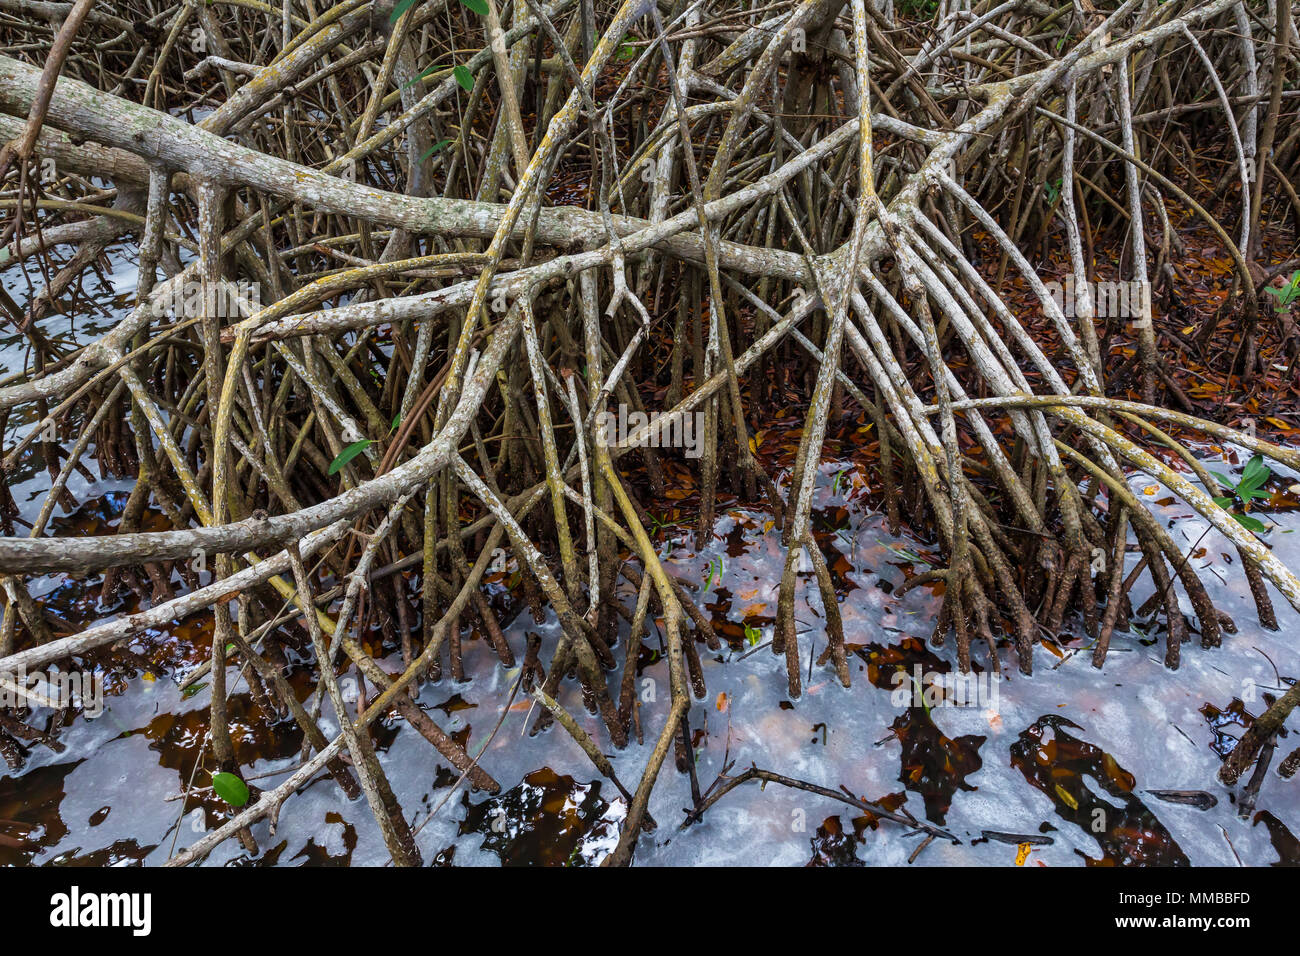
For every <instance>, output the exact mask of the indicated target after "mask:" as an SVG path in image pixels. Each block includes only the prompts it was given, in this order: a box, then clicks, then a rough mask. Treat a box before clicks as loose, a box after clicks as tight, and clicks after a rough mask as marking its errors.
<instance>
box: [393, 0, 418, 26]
mask: <svg viewBox="0 0 1300 956" xmlns="http://www.w3.org/2000/svg"><path fill="white" fill-rule="evenodd" d="M416 2H417V0H398V2H397V6H395V7H393V12H392V13H390V14H389V15H388V22H389V23H396V22H397V21H398V20H400V19H401V18H402V14H403V13H405V12H406V11H407V10H409V9H411V7H413V6H415V4H416Z"/></svg>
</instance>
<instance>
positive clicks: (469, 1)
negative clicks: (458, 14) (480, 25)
mask: <svg viewBox="0 0 1300 956" xmlns="http://www.w3.org/2000/svg"><path fill="white" fill-rule="evenodd" d="M460 2H461V5H462V6H464V7H466V8H468V9H470V10H473V11H474V12H475V13H477V14H478V15H479V16H480V17H485V16H487V15H488V7H487V3H486V2H485V0H460Z"/></svg>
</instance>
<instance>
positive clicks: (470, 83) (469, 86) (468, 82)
mask: <svg viewBox="0 0 1300 956" xmlns="http://www.w3.org/2000/svg"><path fill="white" fill-rule="evenodd" d="M451 72H452V74H453V75H454V76H455V77H456V82H457V83H459V84H460V88H461V89H462V90H464V91H465V92H466V93H473V92H474V74H473V73H471V72H470V71H469V67H467V66H460V65H457V67H456V69H454V70H452V71H451Z"/></svg>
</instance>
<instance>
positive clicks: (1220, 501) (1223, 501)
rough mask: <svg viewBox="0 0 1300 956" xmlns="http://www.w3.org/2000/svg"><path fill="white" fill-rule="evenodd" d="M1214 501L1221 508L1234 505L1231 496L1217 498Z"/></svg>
mask: <svg viewBox="0 0 1300 956" xmlns="http://www.w3.org/2000/svg"><path fill="white" fill-rule="evenodd" d="M1214 503H1215V504H1216V505H1218V506H1219V507H1220V508H1224V509H1227V508H1231V507H1232V499H1231V498H1215V499H1214Z"/></svg>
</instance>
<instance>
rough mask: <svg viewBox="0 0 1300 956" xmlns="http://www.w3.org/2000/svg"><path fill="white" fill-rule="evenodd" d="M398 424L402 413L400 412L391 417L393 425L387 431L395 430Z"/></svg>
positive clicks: (400, 421)
mask: <svg viewBox="0 0 1300 956" xmlns="http://www.w3.org/2000/svg"><path fill="white" fill-rule="evenodd" d="M400 424H402V415H401V413H400V412H398V414H397V415H396V416H394V418H393V427H392V428H390V429H389V431H391V432H395V431H397V426H398V425H400Z"/></svg>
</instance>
